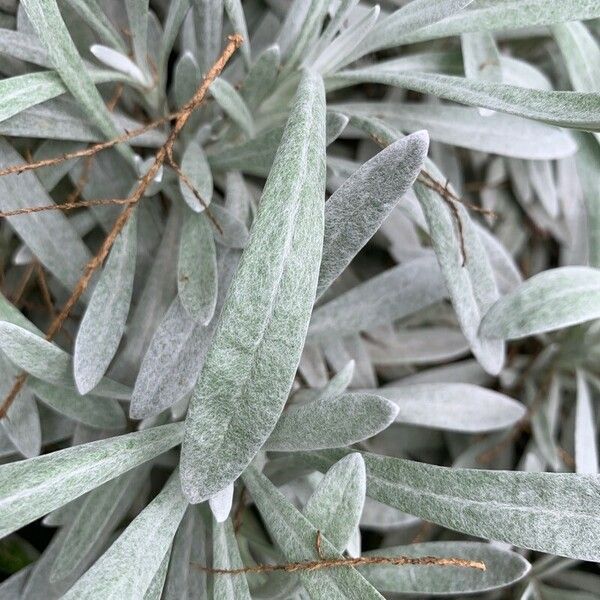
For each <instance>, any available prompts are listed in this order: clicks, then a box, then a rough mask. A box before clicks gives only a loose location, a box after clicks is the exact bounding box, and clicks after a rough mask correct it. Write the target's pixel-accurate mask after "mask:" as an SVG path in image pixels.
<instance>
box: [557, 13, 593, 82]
mask: <svg viewBox="0 0 600 600" xmlns="http://www.w3.org/2000/svg"><path fill="white" fill-rule="evenodd" d="M599 12H600V11H599ZM569 21H572V19H569ZM552 33H553V34H554V37H555V38H556V42H557V43H558V47H559V48H560V51H561V53H562V55H563V58H564V59H565V62H566V63H567V69H568V70H569V76H570V78H571V81H572V83H573V88H574V89H576V90H578V91H580V92H598V91H600V72H599V70H600V46H598V42H597V41H596V40H595V39H594V36H593V35H592V34H591V33H590V31H589V30H588V29H587V27H586V26H585V25H584V24H583V23H577V22H570V23H560V24H558V25H555V26H554V27H553V28H552Z"/></svg>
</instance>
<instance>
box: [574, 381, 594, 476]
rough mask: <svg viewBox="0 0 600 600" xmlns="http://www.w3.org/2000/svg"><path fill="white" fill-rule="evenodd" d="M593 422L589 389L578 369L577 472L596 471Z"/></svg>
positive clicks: (576, 416) (576, 417) (576, 415)
mask: <svg viewBox="0 0 600 600" xmlns="http://www.w3.org/2000/svg"><path fill="white" fill-rule="evenodd" d="M595 423H596V418H595V416H594V411H593V408H592V398H591V396H590V390H589V387H588V384H587V381H586V380H585V376H584V374H583V373H582V372H581V371H579V370H578V371H577V409H576V414H575V466H576V470H577V473H591V474H596V473H598V447H597V444H596V427H595Z"/></svg>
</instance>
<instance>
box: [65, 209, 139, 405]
mask: <svg viewBox="0 0 600 600" xmlns="http://www.w3.org/2000/svg"><path fill="white" fill-rule="evenodd" d="M136 253H137V217H136V213H134V214H133V215H132V217H131V218H130V219H129V221H128V223H127V224H126V225H125V228H124V229H123V231H122V232H121V233H120V234H119V236H118V237H117V239H116V240H115V243H114V244H113V247H112V249H111V251H110V254H109V256H108V259H107V260H106V263H105V264H104V267H103V269H102V273H101V275H100V278H99V280H98V283H97V284H96V287H95V288H94V291H93V292H92V297H91V298H90V301H89V303H88V306H87V309H86V311H85V314H84V315H83V319H82V320H81V323H80V325H79V330H78V332H77V337H76V338H75V349H74V353H73V374H74V378H75V384H76V386H77V390H78V391H79V393H80V394H82V395H83V394H87V393H88V392H89V391H91V390H93V389H94V388H95V387H96V386H97V385H98V384H99V383H100V381H101V380H102V377H103V375H104V373H105V372H106V370H107V369H108V366H109V365H110V362H111V361H112V359H113V358H114V356H115V354H116V352H117V348H118V347H119V343H120V341H121V338H122V337H123V333H124V331H125V322H126V320H127V315H128V314H129V307H130V304H131V295H132V291H133V278H134V275H135V258H136Z"/></svg>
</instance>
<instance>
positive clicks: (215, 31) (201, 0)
mask: <svg viewBox="0 0 600 600" xmlns="http://www.w3.org/2000/svg"><path fill="white" fill-rule="evenodd" d="M191 4H192V7H193V14H194V29H195V32H196V48H197V52H198V62H199V64H200V67H201V70H202V73H207V72H208V70H209V69H210V67H211V66H212V64H213V63H214V62H215V60H216V59H217V56H218V54H219V51H220V49H221V41H222V37H221V28H222V26H223V0H192V2H191Z"/></svg>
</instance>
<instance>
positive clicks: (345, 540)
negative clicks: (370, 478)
mask: <svg viewBox="0 0 600 600" xmlns="http://www.w3.org/2000/svg"><path fill="white" fill-rule="evenodd" d="M366 487H367V479H366V473H365V461H364V460H363V458H362V456H361V455H360V454H358V452H356V453H354V454H349V455H348V456H346V457H344V458H342V460H340V461H338V462H337V463H335V465H333V467H331V469H329V471H327V473H325V477H323V479H322V480H321V481H320V482H319V485H318V486H317V488H316V489H315V491H314V492H313V493H312V495H311V497H310V498H309V499H308V502H307V503H306V505H305V506H304V510H303V511H302V513H303V514H304V516H305V517H306V518H307V519H308V520H309V521H310V522H311V523H312V524H313V525H314V526H315V527H316V528H317V529H318V530H319V531H320V532H321V533H322V534H323V535H324V536H325V537H326V538H327V539H328V540H329V541H330V542H331V543H332V544H333V545H334V546H335V548H336V549H337V551H338V552H340V553H343V552H344V551H345V550H346V548H347V547H348V544H349V543H350V540H351V538H352V534H353V533H354V531H355V530H356V528H357V527H358V523H359V521H360V515H361V513H362V510H363V506H364V504H365V492H366Z"/></svg>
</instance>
